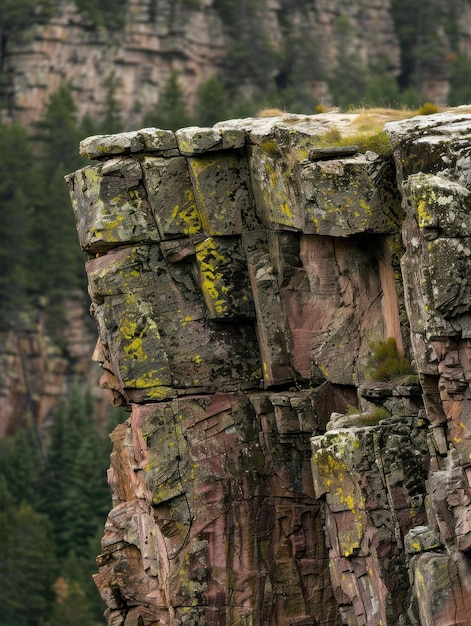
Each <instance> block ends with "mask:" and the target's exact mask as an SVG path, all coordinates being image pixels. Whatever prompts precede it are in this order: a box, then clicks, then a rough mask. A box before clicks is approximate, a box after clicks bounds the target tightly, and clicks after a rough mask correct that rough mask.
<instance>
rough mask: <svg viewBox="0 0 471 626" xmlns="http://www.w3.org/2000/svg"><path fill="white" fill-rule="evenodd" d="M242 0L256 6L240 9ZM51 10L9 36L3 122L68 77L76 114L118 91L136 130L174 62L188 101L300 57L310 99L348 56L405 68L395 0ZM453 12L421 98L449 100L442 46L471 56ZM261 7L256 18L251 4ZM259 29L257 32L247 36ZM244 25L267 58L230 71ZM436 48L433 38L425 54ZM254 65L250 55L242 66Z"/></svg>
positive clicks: (96, 113)
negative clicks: (210, 83) (113, 19)
mask: <svg viewBox="0 0 471 626" xmlns="http://www.w3.org/2000/svg"><path fill="white" fill-rule="evenodd" d="M442 2H443V4H444V5H447V3H446V2H445V0H442ZM84 4H85V3H82V6H83V5H84ZM455 4H456V2H455ZM255 5H256V6H257V8H256V9H254V6H255ZM247 6H250V7H251V10H250V11H247V10H245V9H247ZM244 7H245V9H244ZM56 9H57V10H56V11H55V12H54V14H53V15H52V16H51V18H50V20H49V21H48V22H47V23H45V24H35V25H34V26H32V27H30V28H28V29H26V30H25V31H22V30H20V31H19V32H18V29H17V32H16V33H15V34H14V35H13V34H12V35H9V36H8V39H6V44H5V50H4V51H3V58H2V68H1V70H2V75H3V78H4V84H3V86H2V117H3V118H5V119H6V120H16V121H19V122H22V123H24V124H27V125H29V124H31V122H32V121H34V120H36V119H37V118H38V116H39V115H40V113H41V111H42V110H43V108H44V106H45V104H46V103H47V101H48V98H49V96H50V95H51V94H52V93H53V92H55V91H56V90H57V89H58V88H59V87H60V86H61V85H64V84H70V86H71V89H72V93H73V96H74V101H75V103H76V105H77V110H78V114H79V117H80V118H82V117H84V116H86V115H87V116H89V117H90V118H91V119H93V120H94V121H97V120H100V119H102V118H103V117H104V115H105V111H106V107H107V102H108V101H109V98H110V96H112V97H113V98H114V99H115V104H116V108H117V110H119V111H120V115H121V118H122V122H123V124H124V127H125V128H137V127H139V126H142V122H143V119H144V114H145V113H146V112H148V111H149V110H151V109H152V108H153V107H154V106H155V105H156V103H157V102H158V100H159V98H160V97H161V95H162V93H163V91H164V89H165V85H166V82H167V80H168V78H169V76H170V73H171V71H172V70H175V71H177V72H178V75H179V83H180V85H181V87H182V90H183V93H184V96H185V98H186V99H187V102H188V104H189V107H190V109H191V110H193V109H194V105H195V101H196V99H197V93H198V89H199V88H200V87H201V86H202V85H203V84H204V83H205V81H207V80H208V79H209V78H211V77H214V76H218V77H219V78H221V79H223V80H229V81H230V82H232V83H234V82H235V83H236V85H237V90H236V92H237V94H238V95H241V96H250V95H251V94H252V93H253V92H254V90H256V89H257V87H258V88H259V87H260V85H259V84H258V83H260V81H261V80H267V81H268V82H267V84H272V85H273V84H276V85H278V86H279V88H280V89H282V88H283V87H286V86H287V85H286V84H284V83H286V81H287V80H288V78H287V77H286V73H287V69H286V66H287V65H289V66H290V67H291V66H293V65H294V64H296V67H298V66H299V67H298V69H296V71H295V73H294V74H293V76H292V77H290V78H289V80H290V81H291V82H293V81H295V83H299V82H301V83H302V84H304V88H305V91H306V93H307V94H308V95H309V96H310V97H312V98H313V99H314V101H316V102H322V103H324V104H325V105H330V104H332V96H331V94H330V92H329V86H328V82H329V79H330V78H331V77H332V75H333V73H334V71H336V68H337V67H339V68H340V69H342V59H343V58H347V57H348V58H353V57H355V59H358V62H359V63H360V64H361V66H362V67H363V68H364V69H365V70H366V68H368V67H374V66H381V64H383V65H384V69H383V70H382V74H381V75H382V78H383V80H384V77H385V73H386V75H387V76H389V77H390V78H396V77H397V76H398V74H399V73H400V65H401V64H400V58H401V49H400V45H399V37H398V33H397V32H396V30H395V25H394V21H393V18H392V12H391V2H390V0H376V1H375V2H370V3H368V7H367V8H365V7H364V6H363V3H361V2H352V1H351V0H318V1H317V2H311V1H310V0H301V1H298V2H292V1H290V0H276V1H270V2H266V1H263V2H259V3H254V2H248V3H245V4H244V3H239V2H232V1H228V2H225V3H223V2H219V0H217V1H216V0H200V1H198V0H197V1H194V0H193V1H192V0H159V1H158V2H157V1H156V0H130V1H129V2H125V3H122V2H121V3H117V6H116V12H115V13H118V12H120V11H122V12H123V21H124V27H123V28H119V29H117V30H113V29H110V28H107V27H106V20H105V24H104V25H103V24H102V25H98V24H96V23H95V24H94V22H93V20H92V19H91V18H90V16H89V15H87V13H86V12H85V11H82V12H80V11H79V10H78V8H77V6H76V4H75V3H74V2H68V1H64V2H60V3H57V7H56ZM445 9H446V7H445ZM455 10H456V11H457V12H459V13H457V15H459V18H456V19H457V20H458V23H457V25H456V28H455V29H454V30H453V35H452V39H453V40H452V44H453V49H452V50H451V48H450V50H448V48H449V47H450V46H449V44H448V43H446V42H445V41H444V37H445V39H446V36H447V35H446V33H445V32H444V30H443V28H442V27H441V26H440V25H437V35H436V37H434V41H437V42H438V43H437V45H438V46H439V50H440V59H439V61H440V63H439V65H440V68H441V66H443V65H444V67H445V69H444V70H442V69H440V68H439V69H437V68H436V67H434V71H433V74H432V76H429V77H428V76H425V75H424V76H421V77H420V82H421V86H422V87H423V93H424V96H425V97H426V98H428V99H430V100H433V101H434V102H437V103H438V104H443V105H445V104H447V95H448V89H449V76H448V73H449V72H448V69H447V62H446V59H445V57H446V56H447V52H448V56H450V58H451V57H453V55H455V56H456V52H457V51H461V52H462V53H463V54H464V55H465V56H466V57H468V58H469V56H470V51H469V48H470V44H469V42H470V40H471V9H470V7H469V5H468V3H466V2H462V5H461V6H460V7H459V8H458V5H457V6H456V7H455ZM254 11H255V13H256V14H255V16H253V15H252V23H251V24H250V23H249V22H248V19H249V15H248V14H252V13H253V12H254ZM445 13H446V10H445ZM233 15H235V16H236V18H237V19H236V21H234V17H233ZM450 20H452V18H451V17H450ZM254 25H255V26H254ZM254 27H256V28H257V31H256V32H255V33H254V34H252V35H251V34H250V29H251V28H254ZM247 29H248V30H249V34H248V35H247ZM242 35H243V36H244V37H245V41H246V40H247V37H248V38H249V41H252V40H253V41H259V42H260V45H262V44H263V45H265V48H264V49H263V53H264V59H265V66H263V65H262V58H261V57H260V55H258V57H260V58H258V57H257V59H256V61H257V63H259V64H260V67H259V68H258V74H257V72H255V73H254V71H253V67H252V68H250V67H247V68H246V69H245V70H244V71H243V72H242V74H241V75H240V76H235V77H234V75H233V74H234V68H233V67H232V68H231V67H228V62H227V58H226V56H227V54H228V52H230V50H231V49H233V48H234V45H237V42H239V41H240V39H241V37H242ZM5 36H6V35H4V37H5ZM313 51H314V52H313ZM241 53H242V54H243V53H244V49H242V51H241V50H240V47H239V49H238V50H236V51H235V52H234V54H235V55H237V54H238V55H239V56H240V54H241ZM411 54H413V52H412V51H411ZM422 54H424V53H422ZM430 54H432V53H431V51H430V49H429V48H428V49H427V56H426V60H429V58H428V57H429V56H430ZM434 54H436V53H435V52H434ZM254 55H256V50H255V52H254ZM254 55H252V56H254ZM339 59H340V62H339ZM257 63H254V62H253V59H252V60H250V59H247V58H245V59H244V60H243V62H242V65H243V66H245V65H247V66H249V65H257ZM316 64H317V65H316ZM235 65H237V63H236V64H235ZM423 65H424V63H422V66H423ZM347 71H348V70H347ZM257 81H258V83H257ZM384 97H385V96H384ZM388 97H389V96H388ZM333 104H336V103H335V102H334V103H333ZM337 104H338V103H337Z"/></svg>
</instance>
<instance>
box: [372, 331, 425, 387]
mask: <svg viewBox="0 0 471 626" xmlns="http://www.w3.org/2000/svg"><path fill="white" fill-rule="evenodd" d="M370 350H371V354H370V358H369V362H368V369H367V374H368V378H370V379H371V380H377V381H391V380H394V379H395V378H399V377H401V376H408V375H411V374H415V370H414V368H413V367H412V364H411V362H410V361H409V359H408V358H407V357H406V356H404V355H401V354H399V352H398V349H397V344H396V340H395V339H394V337H388V339H386V341H375V342H372V343H371V344H370Z"/></svg>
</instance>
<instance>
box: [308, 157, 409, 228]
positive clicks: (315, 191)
mask: <svg viewBox="0 0 471 626" xmlns="http://www.w3.org/2000/svg"><path fill="white" fill-rule="evenodd" d="M376 156H377V155H376ZM372 158H373V159H375V158H376V157H370V156H369V155H363V154H362V155H358V156H355V157H350V158H344V159H332V160H327V161H317V162H315V163H311V164H309V165H306V166H304V167H303V168H302V170H301V172H300V176H299V178H300V187H301V193H302V195H303V197H304V198H305V201H306V208H305V224H304V226H303V230H304V232H306V233H316V234H319V235H330V236H334V237H348V236H350V235H353V234H357V233H365V232H371V233H393V232H397V231H398V228H399V219H398V218H399V208H400V201H399V196H398V194H397V190H396V189H393V187H392V186H391V185H390V183H389V182H388V183H386V184H389V189H385V188H384V183H382V182H381V179H382V171H381V170H382V169H384V167H387V166H386V165H384V163H382V162H381V160H379V159H378V161H379V162H378V164H375V163H374V162H372ZM378 183H379V184H378ZM387 194H388V195H389V198H388V199H387V200H388V201H387V202H384V200H385V198H384V196H385V195H387Z"/></svg>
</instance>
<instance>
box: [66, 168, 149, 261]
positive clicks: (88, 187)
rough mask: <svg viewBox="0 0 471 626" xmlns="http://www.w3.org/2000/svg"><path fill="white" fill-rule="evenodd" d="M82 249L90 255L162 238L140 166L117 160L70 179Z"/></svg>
mask: <svg viewBox="0 0 471 626" xmlns="http://www.w3.org/2000/svg"><path fill="white" fill-rule="evenodd" d="M68 184H69V187H70V190H71V197H72V206H73V208H74V212H75V216H76V223H77V232H78V235H79V241H80V246H81V247H82V250H84V251H85V252H88V253H90V254H95V253H102V252H106V251H107V250H109V249H111V248H113V247H116V246H119V245H123V244H129V243H136V242H151V241H158V240H159V239H160V235H159V232H158V230H157V226H156V224H155V220H154V217H153V215H152V212H151V209H150V205H149V202H148V200H147V193H146V190H145V188H144V186H143V184H142V170H141V166H140V164H139V163H138V162H137V161H135V160H133V159H113V160H111V161H107V162H106V163H105V164H103V165H95V166H89V167H85V168H83V169H82V170H79V171H77V172H75V174H72V175H70V176H69V177H68Z"/></svg>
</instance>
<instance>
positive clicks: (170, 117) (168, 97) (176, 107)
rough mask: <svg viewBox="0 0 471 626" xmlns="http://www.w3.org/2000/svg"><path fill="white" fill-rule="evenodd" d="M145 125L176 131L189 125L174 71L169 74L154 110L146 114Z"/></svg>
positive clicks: (188, 117) (181, 92)
mask: <svg viewBox="0 0 471 626" xmlns="http://www.w3.org/2000/svg"><path fill="white" fill-rule="evenodd" d="M145 125H146V126H156V127H157V128H162V129H164V130H178V129H179V128H184V127H185V126H190V125H191V118H190V115H189V113H188V107H187V104H186V100H185V96H184V95H183V91H182V89H181V87H180V84H179V82H178V72H177V71H176V70H172V72H171V73H170V76H169V78H168V80H167V82H166V83H165V86H164V90H163V93H162V95H161V96H160V99H159V101H158V103H157V105H156V106H155V108H154V109H153V110H152V111H149V112H148V113H147V115H146V117H145Z"/></svg>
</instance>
